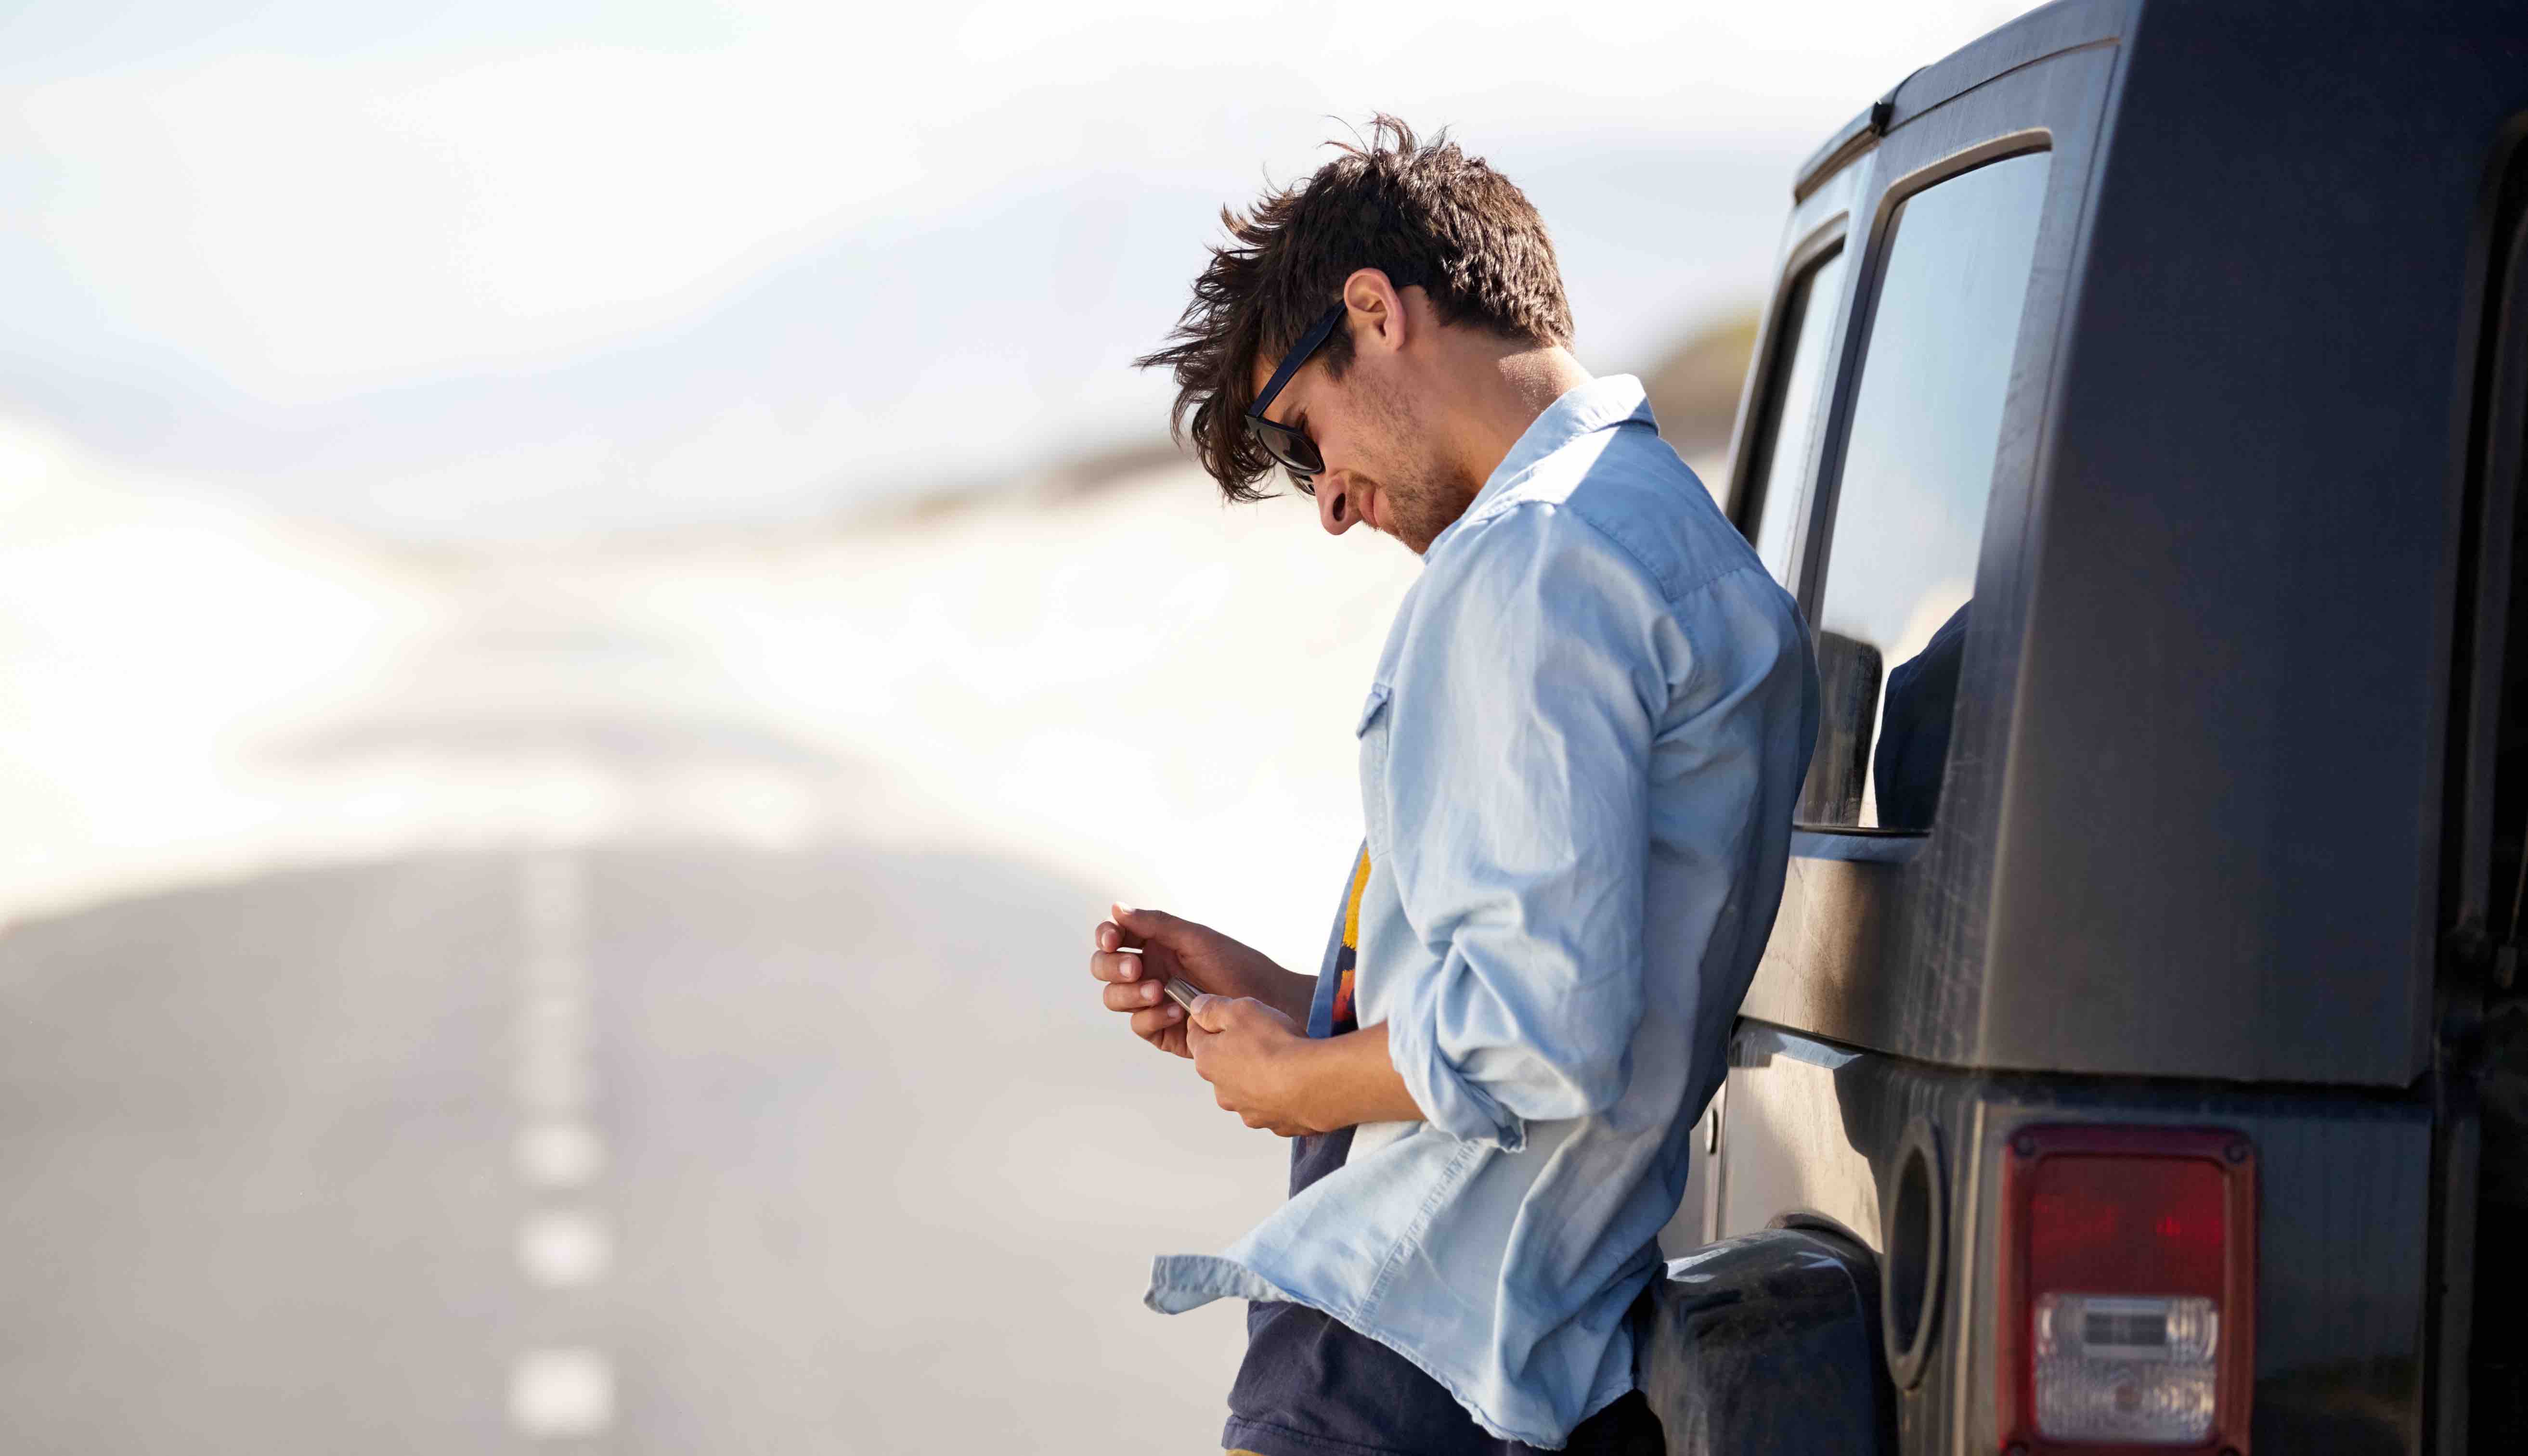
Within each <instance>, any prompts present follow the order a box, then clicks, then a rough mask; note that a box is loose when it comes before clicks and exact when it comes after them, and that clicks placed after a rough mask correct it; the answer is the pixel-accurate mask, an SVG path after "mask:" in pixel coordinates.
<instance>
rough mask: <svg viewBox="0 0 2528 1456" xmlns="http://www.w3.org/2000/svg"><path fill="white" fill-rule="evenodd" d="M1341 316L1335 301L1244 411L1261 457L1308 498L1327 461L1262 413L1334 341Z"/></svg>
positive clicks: (1301, 436) (1310, 442)
mask: <svg viewBox="0 0 2528 1456" xmlns="http://www.w3.org/2000/svg"><path fill="white" fill-rule="evenodd" d="M1343 312H1344V306H1343V303H1342V302H1341V301H1340V300H1338V301H1337V302H1336V304H1335V306H1334V307H1332V308H1330V309H1327V310H1326V311H1325V313H1324V314H1323V315H1322V316H1321V317H1319V318H1318V320H1317V321H1316V322H1315V323H1313V324H1310V325H1309V326H1308V332H1307V333H1305V334H1302V335H1300V336H1299V341H1298V342H1297V343H1294V344H1292V345H1290V352H1289V353H1287V354H1284V355H1283V356H1282V363H1281V366H1280V367H1279V368H1277V369H1275V370H1274V371H1273V378H1272V379H1271V380H1270V381H1268V382H1267V383H1266V384H1265V386H1264V390H1263V392H1262V393H1260V394H1257V395H1256V396H1255V402H1254V404H1252V405H1250V406H1249V407H1248V408H1247V411H1246V428H1247V430H1248V431H1250V432H1251V433H1253V435H1254V436H1255V439H1256V442H1258V443H1260V444H1262V445H1263V446H1264V453H1266V454H1268V455H1271V456H1272V457H1273V461H1274V463H1275V464H1277V465H1280V466H1281V467H1282V468H1283V469H1284V470H1287V471H1289V472H1290V481H1291V483H1292V484H1293V485H1296V486H1297V487H1298V488H1299V489H1300V490H1301V491H1304V492H1306V493H1307V494H1311V495H1313V494H1316V493H1317V488H1316V477H1317V475H1318V474H1320V473H1321V472H1323V471H1324V470H1325V468H1326V457H1325V456H1323V455H1321V454H1319V453H1318V452H1317V442H1315V441H1313V440H1310V439H1309V438H1308V437H1307V435H1306V433H1305V432H1303V431H1300V430H1296V429H1293V428H1292V427H1290V426H1289V425H1285V424H1282V423H1280V422H1279V421H1276V420H1268V419H1266V418H1264V411H1265V410H1267V409H1269V408H1271V407H1272V404H1273V399H1274V396H1276V395H1278V394H1280V393H1281V392H1282V387H1283V386H1284V385H1287V384H1289V383H1290V376H1291V375H1294V374H1296V373H1298V372H1299V366H1300V365H1302V364H1305V363H1307V362H1308V358H1309V356H1310V355H1312V354H1314V353H1315V352H1316V351H1317V350H1318V349H1320V348H1323V347H1325V342H1326V340H1327V339H1329V338H1333V337H1334V332H1335V325H1337V324H1340V323H1342V322H1343Z"/></svg>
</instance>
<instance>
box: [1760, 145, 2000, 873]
mask: <svg viewBox="0 0 2528 1456" xmlns="http://www.w3.org/2000/svg"><path fill="white" fill-rule="evenodd" d="M2048 160H2049V159H2048V157H2047V154H2046V153H2043V152H2029V153H2024V154H2022V155H2019V156H2016V157H2009V158H2005V159H2003V160H2001V161H1998V162H1993V163H1989V164H1986V165H1985V166H1982V167H1978V168H1975V170H1973V171H1971V172H1966V173H1961V174H1960V175H1958V176H1956V177H1953V178H1950V179H1948V180H1947V181H1944V182H1938V183H1936V184H1934V185H1932V186H1931V187H1928V188H1926V189H1924V190H1923V191H1921V192H1918V193H1916V194H1914V195H1913V196H1911V197H1909V198H1907V199H1905V201H1904V202H1903V203H1901V204H1899V205H1898V207H1897V209H1896V212H1895V214H1894V215H1893V216H1892V217H1891V218H1890V220H1889V222H1888V230H1889V234H1888V242H1887V244H1886V253H1885V259H1886V261H1885V264H1884V266H1883V267H1882V269H1881V271H1880V275H1879V280H1878V286H1877V300H1876V304H1875V306H1874V308H1873V310H1872V313H1871V317H1870V341H1869V347H1868V350H1867V352H1866V353H1865V354H1864V355H1863V358H1862V362H1861V378H1860V387H1859V390H1858V392H1857V393H1856V395H1855V397H1854V400H1853V406H1852V427H1851V429H1850V431H1849V432H1848V434H1847V436H1846V440H1845V444H1844V451H1843V471H1842V476H1841V479H1840V481H1839V483H1838V485H1837V487H1836V491H1835V504H1834V524H1833V535H1832V537H1831V539H1830V542H1829V544H1828V546H1827V548H1826V553H1825V580H1824V584H1823V587H1822V590H1821V592H1820V595H1819V597H1818V598H1817V669H1818V675H1819V678H1820V686H1821V687H1822V688H1823V690H1824V703H1823V706H1824V715H1823V719H1822V721H1821V722H1820V725H1819V731H1818V735H1817V758H1816V760H1815V763H1814V765H1813V767H1812V769H1811V771H1810V777H1809V783H1808V786H1807V789H1806V791H1805V792H1804V793H1803V794H1802V796H1801V802H1800V814H1799V817H1800V818H1801V820H1802V821H1804V822H1808V823H1813V824H1818V825H1824V826H1857V827H1878V828H1885V829H1927V828H1928V827H1930V823H1931V814H1932V809H1933V808H1934V806H1936V804H1937V802H1938V800H1939V791H1940V782H1941V778H1942V775H1943V773H1944V771H1945V766H1946V763H1947V759H1948V746H1949V726H1950V720H1951V717H1952V715H1953V712H1954V709H1955V706H1956V698H1957V686H1958V665H1959V659H1960V657H1961V655H1962V653H1963V650H1964V648H1965V640H1966V628H1967V617H1968V612H1969V602H1970V600H1971V598H1973V597H1974V595H1975V556H1976V553H1977V550H1978V548H1979V546H1981V543H1982V539H1983V516H1984V502H1985V499H1986V497H1987V496H1988V495H1989V494H1991V490H1992V467H1993V458H1994V456H1995V454H1996V453H1997V452H1998V450H1999V448H2000V443H2001V424H2002V409H2003V406H2004V405H2005V404H2006V403H2007V402H2008V395H2009V391H2010V366H2011V356H2012V354H2013V353H2014V352H2015V350H2016V345H2017V343H2018V338H2019V316H2020V310H2021V307H2022V305H2023V304H2024V302H2025V301H2026V299H2027V295H2028V272H2029V268H2030V265H2031V263H2032V262H2033V261H2034V258H2035V255H2036V225H2037V220H2038V217H2039V215H2040V214H2041V213H2042V212H2043V210H2044V200H2045V178H2046V171H2047V162H2048Z"/></svg>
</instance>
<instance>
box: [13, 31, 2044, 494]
mask: <svg viewBox="0 0 2528 1456" xmlns="http://www.w3.org/2000/svg"><path fill="white" fill-rule="evenodd" d="M2025 8H2026V7H2025V6H2024V5H2022V4H2019V3H2016V0H1952V3H1934V4H1922V5H1913V6H1908V7H1904V8H1903V9H1902V12H1901V13H1899V10H1898V8H1897V7H1891V6H1886V5H1883V4H1875V3H1859V0H1782V3H1769V4H1763V5H1741V6H1729V7H1719V6H1710V5H1698V4H1677V3H1674V0H1667V3H1660V4H1655V5H1650V4H1646V5H1625V4H1606V5H1597V6H1591V7H1587V8H1585V9H1584V10H1582V11H1579V12H1577V13H1565V14H1553V13H1551V12H1550V11H1549V10H1548V9H1546V8H1541V7H1535V6H1518V7H1511V6H1507V5H1497V4H1487V3H1459V4H1453V5H1450V6H1447V7H1433V6H1428V5H1420V6H1401V5H1385V4H1364V3H1344V4H1332V3H1327V4H1296V5H1257V4H1246V3H1239V0H1223V3H1215V4H1212V5H1208V6H1203V7H1200V8H1199V9H1196V8H1193V7H1186V6H1179V5H1164V4H1154V3H1147V0H1087V3H1069V4H1059V3H1057V4H1047V3H1041V0H1024V3H1022V0H988V3H981V4H958V3H935V4H923V5H913V6H903V7H889V8H885V9H877V8H871V7H867V6H860V5H849V4H847V5H842V6H835V5H832V4H830V3H827V4H798V5H746V6H738V5H709V4H684V5H678V4H651V5H642V6H624V5H599V4H594V3H574V0H559V3H549V4H544V5H539V6H533V7H529V6H520V5H517V4H514V3H504V4H490V3H453V4H438V5H430V4H408V5H394V6H390V5H365V6H355V7H346V6H342V5H340V4H339V3H326V4H318V3H283V4H274V5H266V6H258V7H243V6H219V5H214V4H205V3H202V0H165V3H116V0H34V3H27V4H20V5H18V6H16V7H14V8H13V9H12V10H11V11H10V12H9V13H8V14H7V15H6V16H5V17H0V92H5V95H6V97H7V102H8V104H7V106H6V108H5V111H0V126H5V127H6V128H7V129H8V134H7V136H6V138H5V144H4V145H0V196H5V198H6V201H7V206H6V208H5V211H0V270H5V273H6V280H7V285H8V291H9V296H10V299H11V305H10V307H9V309H8V310H7V314H6V322H5V323H0V411H6V412H8V413H10V414H14V415H16V416H18V417H20V418H22V419H28V420H31V421H34V422H38V423H41V424H45V425H49V426H51V427H53V428H55V429H58V430H60V431H62V432H64V433H67V434H69V435H71V436H73V437H75V438H77V439H78V440H79V441H81V442H84V443H86V444H87V445H88V446H90V447H91V448H94V449H96V450H98V451H101V452H103V453H105V454H107V455H109V456H111V457H114V458H118V459H122V460H126V461H129V462H132V464H133V465H135V466H137V467H140V468H142V469H144V470H145V471H146V472H147V473H148V474H150V475H152V476H156V477H161V478H175V479H182V480H194V481H200V482H204V483H207V484H209V485H211V486H213V487H215V488H218V489H222V490H228V491H235V492H241V493H245V494H252V495H255V496H257V497H260V498H263V499H266V500H269V501H271V502H273V503H275V504H278V505H281V506H284V507H287V508H290V509H299V510H313V511H318V512H321V513H325V514H329V515H336V516H341V517H345V518H349V519H354V520H359V521H363V522H366V523H370V524H375V525H380V526H384V527H387V528H389V529H395V530H399V531H405V532H412V533H420V534H433V535H436V534H510V533H515V532H521V531H539V530H548V529H556V528H568V527H571V526H574V525H589V524H621V523H637V522H649V521H665V520H680V519H710V518H742V517H767V516H781V515H790V514H798V513H802V512H809V511H814V510H817V509H821V508H825V507H828V506H830V505H831V504H832V503H834V502H836V501H840V500H845V499H849V498H852V497H855V496H866V495H869V494H886V493H889V492H893V491H897V490H903V489H908V488H912V487H915V486H919V485H922V484H924V483H927V482H931V481H936V480H939V479H941V478H945V477H953V476H958V475H976V474H982V473H987V472H994V471H1001V470H1006V469H1009V468H1012V467H1014V466H1016V465H1020V464H1023V463H1024V462H1025V461H1027V460H1028V459H1031V458H1040V457H1042V456H1043V455H1044V454H1046V453H1047V452H1049V451H1054V452H1058V451H1061V450H1066V449H1077V448H1081V447H1085V446H1090V445H1094V444H1097V443H1101V442H1112V441H1115V440H1117V439H1121V438H1126V437H1130V436H1132V435H1136V434H1139V433H1142V432H1145V431H1148V430H1150V429H1152V428H1154V426H1155V423H1156V420H1157V418H1158V413H1159V411H1160V409H1161V407H1162V406H1163V404H1164V401H1165V398H1166V393H1167V390H1166V387H1165V385H1164V383H1163V382H1162V381H1160V380H1158V379H1155V378H1151V377H1146V376H1141V375H1137V374H1135V373H1134V372H1133V371H1132V370H1131V369H1129V368H1128V367H1127V361H1128V360H1129V358H1130V357H1131V356H1132V354H1133V353H1134V352H1135V351H1137V350H1140V349H1144V348H1146V347H1148V346H1149V345H1150V344H1151V343H1152V342H1154V341H1155V340H1156V339H1157V338H1158V337H1159V336H1160V335H1161V334H1162V333H1163V332H1164V331H1165V329H1166V327H1167V325H1168V324H1169V322H1170V321H1171V320H1172V318H1173V316H1174V314H1175V312H1176V310H1177V309H1178V307H1179V306H1180V305H1181V304H1182V301H1183V297H1184V291H1185V281H1186V279H1187V278H1188V277H1189V276H1190V274H1191V272H1192V271H1193V270H1194V268H1196V267H1197V266H1198V265H1199V262H1200V259H1201V248H1202V245H1203V243H1204V241H1205V240H1206V239H1207V238H1209V237H1210V236H1211V235H1212V234H1213V233H1214V231H1215V230H1214V224H1213V222H1212V219H1213V216H1214V214H1215V212H1216V210H1217V208H1218V206H1219V205H1220V204H1221V203H1222V202H1224V201H1242V200H1243V199H1244V198H1246V197H1247V196H1249V195H1251V193H1252V192H1253V191H1254V189H1255V186H1256V184H1257V182H1259V180H1260V179H1261V178H1262V177H1263V176H1264V175H1265V174H1266V173H1268V172H1269V173H1270V174H1271V175H1272V176H1274V177H1276V178H1288V177H1290V176H1292V175H1294V174H1298V173H1302V172H1304V171H1306V170H1308V169H1310V168H1312V167H1313V166H1315V165H1316V164H1317V161H1318V160H1319V153H1318V152H1317V151H1316V150H1315V147H1316V144H1317V143H1318V142H1320V141H1322V140H1323V139H1324V138H1325V137H1327V136H1328V135H1329V134H1332V133H1333V132H1335V131H1336V130H1338V127H1339V123H1338V122H1337V121H1336V120H1334V119H1335V118H1343V119H1347V120H1356V119H1358V118H1360V117H1362V116H1364V115H1365V114H1366V113H1367V112H1368V111H1370V110H1371V109H1373V108H1385V109H1388V110H1392V111H1396V112H1397V113H1400V114H1402V115H1403V116H1404V117H1406V118H1407V120H1409V121H1412V122H1413V123H1415V124H1416V125H1417V126H1423V127H1426V128H1427V127H1433V126H1438V125H1441V124H1448V125H1451V126H1453V127H1454V128H1455V129H1456V130H1457V132H1458V134H1459V135H1460V136H1461V137H1462V138H1463V139H1464V140H1465V141H1466V143H1467V144H1468V145H1469V146H1470V148H1471V149H1473V150H1475V151H1477V152H1478V153H1480V154H1483V155H1485V156H1487V157H1488V158H1490V159H1491V160H1492V161H1493V162H1494V163H1495V164H1496V165H1497V166H1499V167H1501V169H1502V170H1503V171H1504V172H1506V173H1507V174H1508V175H1509V176H1510V177H1511V178H1512V179H1513V180H1515V181H1517V182H1520V183H1521V184H1522V185H1523V186H1525V187H1526V188H1527V190H1528V191H1529V192H1530V194H1531V195H1532V196H1533V197H1534V198H1535V200H1536V201H1537V203H1538V204H1539V206H1540V207H1541V208H1542V209H1543V210H1544V212H1545V214H1546V217H1547V220H1548V222H1549V224H1550V225H1551V226H1552V227H1553V228H1554V232H1555V236H1556V240H1557V245H1558V247H1559V248H1560V251H1561V254H1562V258H1563V265H1564V269H1565V272H1566V275H1567V277H1568V281H1569V283H1570V286H1571V290H1572V293H1573V295H1574V298H1573V302H1574V308H1575V311H1576V313H1577V316H1578V320H1579V325H1580V332H1581V352H1582V355H1583V358H1584V360H1585V361H1586V362H1588V363H1589V364H1591V365H1592V366H1593V367H1596V368H1600V369H1621V368H1629V367H1635V366H1638V365H1640V364H1642V363H1644V362H1646V360H1647V359H1648V357H1650V356H1651V355H1653V354H1655V353H1656V352H1657V350H1658V349H1659V347H1660V346H1661V345H1662V344H1664V343H1665V342H1667V341H1668V340H1669V339H1671V338H1674V337H1675V335H1676V334H1677V333H1679V332H1680V331H1681V330H1683V329H1685V328H1687V327H1689V326H1690V325H1691V324H1693V323H1694V322H1695V321H1696V320H1697V319H1698V318H1700V317H1706V316H1709V315H1710V314H1712V313H1713V312H1715V311H1717V310H1720V309H1723V308H1726V307H1729V306H1731V305H1733V304H1735V303H1738V302H1740V301H1741V300H1743V299H1744V297H1745V296H1746V295H1747V294H1748V293H1750V292H1752V291H1753V290H1755V289H1756V288H1758V287H1760V286H1761V285H1762V281H1763V277H1764V269H1765V266H1766V263H1767V260H1768V258H1769V255H1770V252H1771V249H1772V246H1773V243H1774V241H1775V233H1776V230H1777V228H1778V225H1779V220H1780V216H1781V213H1782V211H1783V210H1784V208H1785V206H1786V204H1787V201H1788V195H1787V185H1788V180H1789V173H1790V169H1791V167H1792V166H1793V165H1794V164H1795V163H1796V161H1797V160H1798V159H1799V158H1800V157H1801V156H1803V155H1805V154H1806V152H1807V151H1808V150H1809V149H1810V148H1811V147H1812V146H1814V145H1815V143H1816V142H1817V141H1818V140H1819V139H1821V138H1822V137H1823V136H1824V135H1825V134H1826V133H1827V132H1828V131H1830V130H1832V129H1833V128H1835V127H1836V126H1838V125H1840V124H1841V123H1842V122H1843V121H1844V120H1845V119H1846V118H1848V117H1849V116H1851V115H1852V114H1853V113H1854V112H1855V111H1857V110H1859V109H1860V108H1861V107H1863V106H1864V105H1866V104H1867V103H1868V102H1869V101H1870V99H1871V98H1873V97H1875V96H1876V95H1878V94H1879V93H1880V92H1882V91H1884V90H1885V89H1886V88H1887V87H1888V86H1889V85H1891V84H1893V83H1894V82H1895V81H1897V80H1898V79H1900V78H1902V77H1903V76H1904V75H1905V74H1906V73H1907V72H1908V71H1910V70H1912V69H1913V68H1914V67H1915V66H1917V65H1920V64H1922V63H1924V62H1927V61H1930V60H1933V59H1936V58H1937V57H1939V56H1940V55H1942V54H1944V53H1946V52H1947V51H1949V50H1952V49H1954V48H1955V47H1956V46H1958V45H1959V44H1962V43H1964V42H1965V41H1966V40H1968V39H1971V38H1973V37H1974V36H1975V34H1978V33H1980V32H1981V31H1983V30H1985V29H1987V28H1990V26H1993V25H1995V24H1998V23H1999V22H2001V21H2003V20H2005V19H2007V18H2008V17H2009V16H2010V15H2012V14H2015V13H2016V12H2018V11H2020V10H2022V9H2025Z"/></svg>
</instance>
